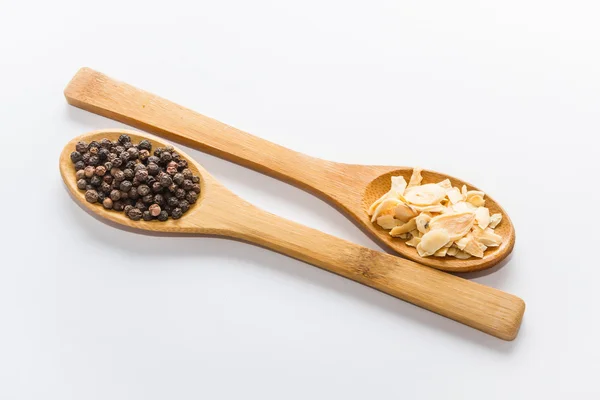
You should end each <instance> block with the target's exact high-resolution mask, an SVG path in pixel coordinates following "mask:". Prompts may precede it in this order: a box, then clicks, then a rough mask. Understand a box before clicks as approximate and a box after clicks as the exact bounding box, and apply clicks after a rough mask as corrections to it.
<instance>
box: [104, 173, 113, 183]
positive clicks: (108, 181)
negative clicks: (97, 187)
mask: <svg viewBox="0 0 600 400" xmlns="http://www.w3.org/2000/svg"><path fill="white" fill-rule="evenodd" d="M102 179H103V180H104V182H106V183H108V184H109V185H110V184H111V183H112V182H113V177H112V176H110V174H106V175H104V178H102Z"/></svg>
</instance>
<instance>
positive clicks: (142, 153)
mask: <svg viewBox="0 0 600 400" xmlns="http://www.w3.org/2000/svg"><path fill="white" fill-rule="evenodd" d="M148 157H150V152H149V151H148V150H140V155H139V156H138V158H139V159H140V161H142V162H144V161H146V160H147V159H148Z"/></svg>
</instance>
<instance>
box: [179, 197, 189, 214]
mask: <svg viewBox="0 0 600 400" xmlns="http://www.w3.org/2000/svg"><path fill="white" fill-rule="evenodd" d="M179 208H181V211H183V212H184V213H186V212H187V211H188V210H189V209H190V203H188V201H187V200H181V201H180V202H179Z"/></svg>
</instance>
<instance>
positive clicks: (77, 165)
mask: <svg viewBox="0 0 600 400" xmlns="http://www.w3.org/2000/svg"><path fill="white" fill-rule="evenodd" d="M84 168H85V163H84V162H83V161H77V162H76V163H75V170H76V171H79V170H82V169H84Z"/></svg>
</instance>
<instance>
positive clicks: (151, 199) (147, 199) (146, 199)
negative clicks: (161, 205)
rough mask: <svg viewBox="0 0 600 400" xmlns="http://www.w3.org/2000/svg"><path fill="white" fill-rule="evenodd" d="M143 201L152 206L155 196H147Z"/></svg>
mask: <svg viewBox="0 0 600 400" xmlns="http://www.w3.org/2000/svg"><path fill="white" fill-rule="evenodd" d="M142 201H143V202H144V204H152V202H153V201H154V196H152V195H151V194H147V195H145V196H143V197H142Z"/></svg>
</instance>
